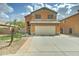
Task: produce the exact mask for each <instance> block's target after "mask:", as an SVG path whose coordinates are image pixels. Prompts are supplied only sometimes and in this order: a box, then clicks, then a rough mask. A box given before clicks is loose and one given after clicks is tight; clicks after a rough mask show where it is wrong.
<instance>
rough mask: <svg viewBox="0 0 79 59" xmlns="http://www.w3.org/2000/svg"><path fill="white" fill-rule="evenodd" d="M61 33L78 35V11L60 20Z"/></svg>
mask: <svg viewBox="0 0 79 59" xmlns="http://www.w3.org/2000/svg"><path fill="white" fill-rule="evenodd" d="M60 22H61V23H60V29H61V33H64V34H73V35H79V13H77V14H74V15H72V16H70V17H67V18H65V19H63V20H61V21H60Z"/></svg>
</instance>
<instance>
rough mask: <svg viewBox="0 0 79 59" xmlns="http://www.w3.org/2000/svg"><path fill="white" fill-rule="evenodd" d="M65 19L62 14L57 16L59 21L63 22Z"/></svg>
mask: <svg viewBox="0 0 79 59" xmlns="http://www.w3.org/2000/svg"><path fill="white" fill-rule="evenodd" d="M63 18H65V16H64V15H62V14H60V13H58V14H57V19H58V20H61V19H63Z"/></svg>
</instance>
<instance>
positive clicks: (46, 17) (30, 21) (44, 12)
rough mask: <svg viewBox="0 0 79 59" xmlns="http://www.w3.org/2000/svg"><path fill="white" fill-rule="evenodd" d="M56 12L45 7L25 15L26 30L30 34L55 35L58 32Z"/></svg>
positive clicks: (58, 25)
mask: <svg viewBox="0 0 79 59" xmlns="http://www.w3.org/2000/svg"><path fill="white" fill-rule="evenodd" d="M56 17H57V12H55V11H53V10H51V9H48V8H46V7H43V8H40V9H38V10H36V11H33V12H32V13H31V14H29V15H26V16H25V22H26V31H27V32H28V33H29V34H31V35H55V34H59V33H60V24H59V23H60V22H58V21H57V19H56Z"/></svg>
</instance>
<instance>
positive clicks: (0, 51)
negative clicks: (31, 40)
mask: <svg viewBox="0 0 79 59" xmlns="http://www.w3.org/2000/svg"><path fill="white" fill-rule="evenodd" d="M26 39H27V38H26ZM26 39H24V38H22V39H19V40H15V41H13V43H12V45H11V46H9V47H4V48H1V47H3V46H6V45H8V44H9V42H5V41H0V55H8V54H15V53H16V51H17V50H18V49H19V48H20V47H21V46H22V45H23V44H24V43H25V41H26Z"/></svg>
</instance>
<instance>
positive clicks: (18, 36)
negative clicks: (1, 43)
mask: <svg viewBox="0 0 79 59" xmlns="http://www.w3.org/2000/svg"><path fill="white" fill-rule="evenodd" d="M21 36H22V34H21V33H15V34H14V36H13V37H14V40H15V38H16V39H17V40H18V39H20V38H21ZM10 39H11V34H7V35H0V40H10Z"/></svg>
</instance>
